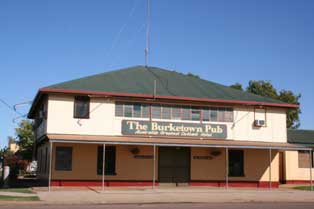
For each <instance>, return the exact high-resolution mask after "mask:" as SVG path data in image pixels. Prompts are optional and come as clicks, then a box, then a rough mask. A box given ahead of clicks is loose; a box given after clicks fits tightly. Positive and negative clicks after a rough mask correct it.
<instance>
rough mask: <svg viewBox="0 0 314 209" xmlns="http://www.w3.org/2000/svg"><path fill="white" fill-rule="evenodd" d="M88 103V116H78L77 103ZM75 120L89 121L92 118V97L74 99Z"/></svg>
mask: <svg viewBox="0 0 314 209" xmlns="http://www.w3.org/2000/svg"><path fill="white" fill-rule="evenodd" d="M82 101H83V102H87V114H86V115H83V116H82V115H78V114H77V113H78V112H77V106H76V105H77V103H78V102H82ZM73 118H75V119H89V118H90V97H89V96H75V97H74V108H73Z"/></svg>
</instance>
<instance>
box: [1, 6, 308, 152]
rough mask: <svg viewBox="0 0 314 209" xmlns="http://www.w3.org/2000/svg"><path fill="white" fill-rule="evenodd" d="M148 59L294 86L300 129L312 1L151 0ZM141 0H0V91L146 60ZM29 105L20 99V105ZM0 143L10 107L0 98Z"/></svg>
mask: <svg viewBox="0 0 314 209" xmlns="http://www.w3.org/2000/svg"><path fill="white" fill-rule="evenodd" d="M151 1H152V2H151V4H152V20H151V24H152V27H151V54H150V61H149V64H150V65H152V66H158V67H162V68H169V69H174V70H177V71H181V72H192V73H195V74H198V75H200V76H201V77H202V78H205V79H208V80H212V81H215V82H218V83H222V84H226V85H230V84H233V83H235V82H240V83H242V84H243V85H246V84H247V83H248V81H249V80H253V79H255V80H269V81H272V83H273V84H274V85H275V87H276V88H278V89H289V90H292V91H294V92H295V93H301V94H302V98H301V108H302V115H301V128H304V129H314V109H313V107H312V106H313V103H314V93H313V92H314V85H313V75H314V73H313V68H314V13H313V11H314V2H313V1H308V0H298V1H295V0H276V1H273V0H263V1H260V0H238V1H234V0H197V1H195V0H180V1H179V0H171V1H169V0H151ZM145 6H146V1H145V0H106V1H103V0H93V1H87V0H84V1H83V0H67V1H64V0H50V1H43V0H28V1H24V0H13V1H12V0H1V1H0V71H1V77H0V85H1V90H0V92H1V94H0V98H1V99H3V100H5V101H6V102H7V103H9V104H10V105H13V104H16V103H19V102H24V101H30V100H32V99H33V97H34V95H35V94H36V91H37V90H38V88H40V87H44V86H48V85H51V84H54V83H58V82H61V81H66V80H69V79H73V78H78V77H82V76H86V75H90V74H95V73H100V72H105V71H110V70H113V69H118V68H122V67H127V66H133V65H138V64H144V47H145V27H144V24H145ZM28 108H29V107H28V106H24V107H21V108H19V111H20V112H23V113H26V112H27V111H28ZM0 113H1V119H0V146H4V145H6V144H7V136H8V135H13V134H14V128H15V127H16V123H14V122H13V121H12V119H13V118H15V117H16V116H17V115H16V114H15V113H14V112H12V111H10V110H9V109H8V108H7V107H5V106H4V105H2V104H1V103H0Z"/></svg>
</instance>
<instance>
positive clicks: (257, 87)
mask: <svg viewBox="0 0 314 209" xmlns="http://www.w3.org/2000/svg"><path fill="white" fill-rule="evenodd" d="M246 91H247V92H250V93H253V94H257V95H260V96H264V97H270V98H274V99H277V97H278V95H277V90H276V89H275V88H274V86H273V84H272V83H271V82H269V81H250V82H249V85H248V87H247V88H246Z"/></svg>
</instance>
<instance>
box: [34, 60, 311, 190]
mask: <svg viewBox="0 0 314 209" xmlns="http://www.w3.org/2000/svg"><path fill="white" fill-rule="evenodd" d="M289 108H298V106H297V105H294V104H287V103H283V102H281V101H277V100H274V99H270V98H266V97H261V96H257V95H254V94H250V93H246V92H242V91H239V90H235V89H232V88H229V87H227V86H223V85H220V84H217V83H213V82H210V81H207V80H203V79H200V78H198V77H197V76H193V75H186V74H182V73H178V72H175V71H169V70H163V69H160V68H155V67H145V66H136V67H131V68H126V69H122V70H117V71H112V72H107V73H103V74H98V75H93V76H89V77H85V78H81V79H77V80H72V81H68V82H64V83H60V84H56V85H52V86H49V87H45V88H42V89H40V90H39V91H38V93H37V96H36V98H35V100H34V102H33V105H32V107H31V110H30V112H29V118H31V119H34V120H35V129H36V131H35V132H36V139H37V141H36V143H37V160H38V177H39V178H40V179H42V180H45V181H47V182H49V186H85V185H89V186H103V187H105V186H155V185H156V186H157V185H161V184H163V183H168V184H169V183H174V184H176V185H180V184H185V185H190V186H220V187H228V186H243V187H278V185H279V184H280V183H283V182H286V181H298V180H303V181H310V172H309V169H310V167H311V166H308V167H307V168H305V170H304V168H299V166H298V160H297V158H298V153H301V154H303V155H302V156H303V158H304V159H303V160H304V162H308V159H306V156H309V154H308V153H310V152H309V150H310V147H309V146H305V145H304V144H302V143H301V144H299V143H289V142H288V137H287V129H286V111H287V110H288V109H289ZM310 154H311V153H310ZM287 159H290V161H289V162H288V161H287ZM291 159H293V160H291ZM290 162H291V163H292V164H291V163H290ZM303 164H304V163H303ZM306 165H309V163H307V164H306ZM306 165H305V167H306ZM288 168H291V169H288ZM298 169H301V171H300V170H298ZM302 169H303V170H302ZM287 171H289V175H287ZM287 178H289V179H287ZM49 188H50V187H49Z"/></svg>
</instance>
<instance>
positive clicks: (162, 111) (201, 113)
mask: <svg viewBox="0 0 314 209" xmlns="http://www.w3.org/2000/svg"><path fill="white" fill-rule="evenodd" d="M115 106H116V108H115V115H116V116H118V117H133V118H149V117H150V114H151V117H152V119H165V120H189V121H212V122H233V108H225V107H200V106H187V105H168V104H145V103H144V104H141V103H131V102H116V105H115ZM150 109H151V110H150Z"/></svg>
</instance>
